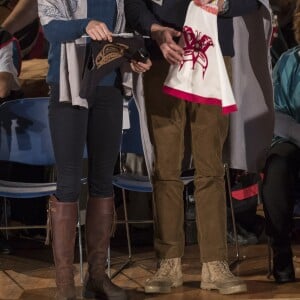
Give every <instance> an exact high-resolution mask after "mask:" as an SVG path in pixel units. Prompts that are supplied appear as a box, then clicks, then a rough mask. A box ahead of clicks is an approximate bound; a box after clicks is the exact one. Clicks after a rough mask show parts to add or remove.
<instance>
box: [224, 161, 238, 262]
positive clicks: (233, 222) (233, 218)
mask: <svg viewBox="0 0 300 300" xmlns="http://www.w3.org/2000/svg"><path fill="white" fill-rule="evenodd" d="M224 169H225V177H226V183H227V190H228V197H229V203H230V212H231V220H232V228H233V236H234V241H235V251H236V258H235V260H234V261H233V262H232V263H230V266H231V267H234V266H235V265H236V264H238V263H240V248H239V242H238V236H237V229H236V222H235V215H234V209H233V202H232V196H231V182H230V174H229V167H228V164H227V163H225V164H224Z"/></svg>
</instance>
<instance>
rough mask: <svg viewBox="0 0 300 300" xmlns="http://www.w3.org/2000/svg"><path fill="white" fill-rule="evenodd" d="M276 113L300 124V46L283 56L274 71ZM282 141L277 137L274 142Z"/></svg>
mask: <svg viewBox="0 0 300 300" xmlns="http://www.w3.org/2000/svg"><path fill="white" fill-rule="evenodd" d="M273 82H274V107H275V111H279V112H282V113H284V114H287V115H289V116H291V117H292V118H293V119H294V120H296V121H297V123H300V46H296V47H294V48H292V49H290V50H288V51H286V52H285V53H283V54H282V56H281V57H280V59H279V60H278V62H277V63H276V65H275V67H274V70H273ZM280 140H282V139H281V138H280V137H275V138H274V141H276V142H278V141H280Z"/></svg>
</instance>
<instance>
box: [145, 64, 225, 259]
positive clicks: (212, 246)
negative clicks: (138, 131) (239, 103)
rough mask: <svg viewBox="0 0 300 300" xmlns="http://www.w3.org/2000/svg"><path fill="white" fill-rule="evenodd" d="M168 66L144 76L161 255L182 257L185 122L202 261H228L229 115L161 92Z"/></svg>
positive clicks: (157, 246)
mask: <svg viewBox="0 0 300 300" xmlns="http://www.w3.org/2000/svg"><path fill="white" fill-rule="evenodd" d="M167 72H168V64H167V63H166V62H165V61H163V60H161V61H154V62H153V66H152V68H151V70H150V71H148V72H146V73H145V74H144V93H145V99H146V109H147V117H148V126H149V131H150V137H151V140H152V143H153V145H154V152H155V163H154V173H153V178H152V179H153V198H154V209H155V213H154V215H155V240H154V247H155V250H156V252H157V256H158V257H159V258H175V257H182V256H183V252H184V244H185V241H184V240H185V239H184V200H183V189H184V186H183V183H182V181H181V180H180V175H181V171H182V170H181V166H182V160H183V155H184V132H185V126H186V122H187V120H188V122H189V123H190V124H189V125H190V128H191V150H192V155H193V162H194V166H195V170H196V171H195V180H194V185H195V191H194V197H195V203H196V206H195V207H196V222H197V230H198V243H199V247H200V253H201V261H202V262H208V261H214V260H224V259H227V242H226V240H227V239H226V222H227V221H226V199H225V185H224V166H223V161H222V151H223V144H224V141H225V139H226V136H227V132H228V116H225V115H223V114H222V113H221V108H220V107H217V106H212V105H202V104H196V103H190V102H186V101H182V100H180V99H176V98H174V97H171V96H168V95H166V94H163V93H162V86H163V82H164V80H165V78H166V75H167Z"/></svg>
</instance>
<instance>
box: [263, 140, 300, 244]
mask: <svg viewBox="0 0 300 300" xmlns="http://www.w3.org/2000/svg"><path fill="white" fill-rule="evenodd" d="M299 170H300V148H299V147H297V146H296V145H294V144H292V143H288V142H283V143H278V144H275V145H274V147H273V148H272V149H271V151H270V154H269V156H268V159H267V163H266V167H265V172H264V182H263V187H262V200H263V206H264V212H265V217H266V233H267V235H268V236H269V237H271V240H272V243H273V245H274V244H275V245H278V246H279V245H285V244H289V243H290V233H291V230H292V225H293V222H292V217H293V209H294V204H295V197H294V192H295V188H296V183H297V179H298V174H299ZM298 182H299V181H298Z"/></svg>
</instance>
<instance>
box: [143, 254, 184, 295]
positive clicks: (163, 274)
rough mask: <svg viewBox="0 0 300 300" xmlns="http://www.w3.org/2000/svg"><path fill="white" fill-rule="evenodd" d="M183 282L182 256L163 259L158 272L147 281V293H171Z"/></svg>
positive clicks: (145, 287)
mask: <svg viewBox="0 0 300 300" xmlns="http://www.w3.org/2000/svg"><path fill="white" fill-rule="evenodd" d="M182 283H183V279H182V271H181V258H169V259H162V260H161V262H160V267H159V269H158V270H157V271H156V273H155V274H154V275H153V276H152V277H151V278H149V279H147V280H146V282H145V286H144V289H145V293H170V292H171V288H172V287H178V286H181V285H182Z"/></svg>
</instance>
